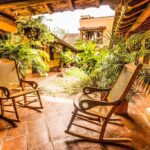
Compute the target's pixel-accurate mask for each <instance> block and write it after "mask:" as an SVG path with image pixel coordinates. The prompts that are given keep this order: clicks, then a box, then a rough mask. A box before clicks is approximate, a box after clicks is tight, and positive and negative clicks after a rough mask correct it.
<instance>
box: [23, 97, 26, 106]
mask: <svg viewBox="0 0 150 150" xmlns="http://www.w3.org/2000/svg"><path fill="white" fill-rule="evenodd" d="M23 97H24V99H23V100H24V105H26V103H27V96H26V95H23Z"/></svg>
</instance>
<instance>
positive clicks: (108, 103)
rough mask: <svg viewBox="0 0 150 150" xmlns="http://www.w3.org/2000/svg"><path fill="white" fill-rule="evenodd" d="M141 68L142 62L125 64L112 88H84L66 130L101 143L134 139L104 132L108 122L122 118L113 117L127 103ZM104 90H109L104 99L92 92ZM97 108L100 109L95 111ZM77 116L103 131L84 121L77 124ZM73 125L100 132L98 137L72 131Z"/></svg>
mask: <svg viewBox="0 0 150 150" xmlns="http://www.w3.org/2000/svg"><path fill="white" fill-rule="evenodd" d="M141 68H142V64H140V65H138V66H135V65H132V64H129V65H125V66H124V67H123V69H122V71H121V73H120V74H119V76H118V78H117V80H116V82H115V83H114V85H113V86H112V88H111V89H97V88H92V87H86V88H84V89H83V92H84V94H79V95H80V96H79V97H78V96H77V99H75V100H74V108H75V110H74V112H73V115H72V118H71V120H70V123H69V125H68V127H67V130H66V131H65V132H66V133H67V134H70V135H73V136H76V137H79V138H82V139H84V140H86V141H92V142H99V143H113V144H116V142H119V143H120V142H129V141H132V140H131V139H129V138H106V137H104V134H105V131H106V127H107V124H108V123H111V122H112V121H113V122H116V123H117V121H119V120H120V119H115V118H112V117H113V114H115V113H119V112H118V111H119V110H120V107H121V106H122V105H124V104H126V103H127V101H126V96H127V94H128V92H129V90H130V89H131V86H132V85H133V83H134V81H135V79H136V77H137V75H138V73H139V71H140V69H141ZM103 91H105V92H106V91H108V93H107V94H106V96H105V97H104V98H103V100H102V101H100V100H99V98H98V100H96V99H95V98H94V97H93V96H91V93H93V92H103ZM96 108H97V110H98V111H95V109H96ZM103 110H105V111H103ZM76 118H78V119H80V120H84V121H87V122H89V123H92V124H96V125H99V126H101V131H97V130H95V129H93V128H91V127H90V126H88V127H86V126H85V125H81V123H82V122H80V124H77V123H76V122H74V121H75V119H76ZM72 125H74V126H76V127H79V128H82V129H86V130H89V131H91V132H95V133H97V132H98V133H99V135H98V138H94V137H91V136H87V135H83V134H78V133H76V132H74V131H71V127H72ZM86 133H87V132H86Z"/></svg>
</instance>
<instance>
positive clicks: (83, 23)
mask: <svg viewBox="0 0 150 150" xmlns="http://www.w3.org/2000/svg"><path fill="white" fill-rule="evenodd" d="M113 21H114V17H106V18H100V17H99V18H98V17H97V18H87V19H80V28H82V27H86V28H89V27H100V26H104V27H106V29H104V32H103V36H104V37H105V36H107V35H110V33H111V31H112V26H113ZM103 45H109V40H108V39H106V38H103Z"/></svg>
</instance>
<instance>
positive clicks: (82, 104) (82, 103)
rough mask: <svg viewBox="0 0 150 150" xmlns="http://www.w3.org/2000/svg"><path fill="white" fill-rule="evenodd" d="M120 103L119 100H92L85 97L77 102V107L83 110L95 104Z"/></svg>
mask: <svg viewBox="0 0 150 150" xmlns="http://www.w3.org/2000/svg"><path fill="white" fill-rule="evenodd" d="M120 103H121V101H120V100H117V101H114V102H107V101H93V100H88V99H85V100H81V101H80V102H79V107H80V108H81V109H83V110H88V109H91V108H93V107H97V106H118V105H119V104H120Z"/></svg>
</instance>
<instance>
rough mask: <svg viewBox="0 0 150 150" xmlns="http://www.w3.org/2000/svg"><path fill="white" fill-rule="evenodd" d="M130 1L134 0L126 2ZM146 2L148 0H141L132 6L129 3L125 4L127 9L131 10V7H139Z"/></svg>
mask: <svg viewBox="0 0 150 150" xmlns="http://www.w3.org/2000/svg"><path fill="white" fill-rule="evenodd" d="M131 1H134V0H130V1H129V2H128V3H130V2H131ZM147 2H149V0H143V1H142V2H140V3H138V4H136V5H134V6H132V7H131V6H129V5H127V9H128V10H131V9H133V8H137V7H140V6H141V5H143V4H145V3H147Z"/></svg>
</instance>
